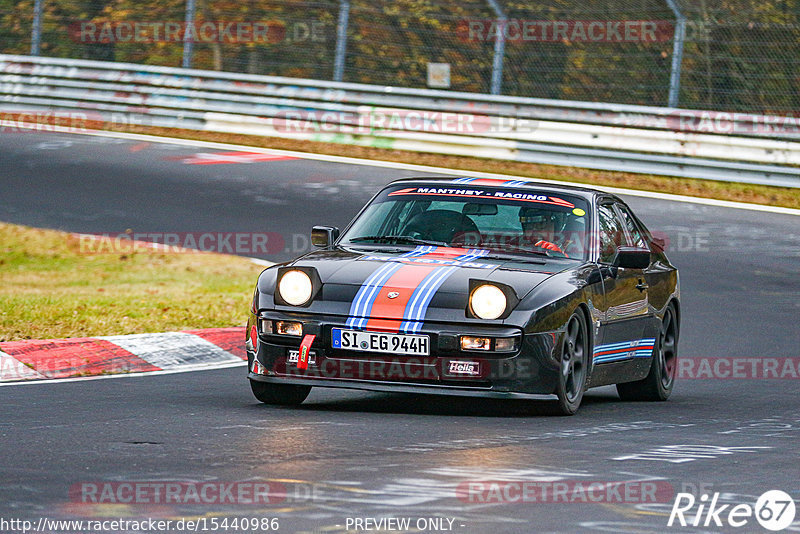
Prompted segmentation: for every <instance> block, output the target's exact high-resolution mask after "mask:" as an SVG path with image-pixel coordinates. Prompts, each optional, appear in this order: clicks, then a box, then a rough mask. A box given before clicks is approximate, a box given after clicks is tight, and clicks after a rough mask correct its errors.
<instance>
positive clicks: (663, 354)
mask: <svg viewBox="0 0 800 534" xmlns="http://www.w3.org/2000/svg"><path fill="white" fill-rule="evenodd" d="M678 333H679V327H678V320H677V315H676V313H675V308H674V307H673V305H672V304H670V305H669V306H667V309H666V311H665V312H664V319H663V320H662V321H661V331H660V332H659V335H658V337H657V338H656V344H655V347H654V348H653V361H652V363H651V364H650V373H649V374H648V375H647V376H646V377H645V378H644V379H642V380H638V381H636V382H626V383H624V384H617V393H619V397H620V398H621V399H622V400H626V401H665V400H667V399H668V398H669V396H670V394H671V393H672V387H673V386H674V385H675V374H676V372H677V368H678Z"/></svg>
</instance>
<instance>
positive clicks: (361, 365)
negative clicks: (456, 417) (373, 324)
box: [246, 312, 562, 398]
mask: <svg viewBox="0 0 800 534" xmlns="http://www.w3.org/2000/svg"><path fill="white" fill-rule="evenodd" d="M259 318H266V319H271V320H276V321H279V320H285V321H300V322H302V323H303V334H304V335H306V334H314V335H316V338H315V340H314V343H313V344H312V345H311V351H310V355H309V356H310V361H309V365H308V368H307V369H299V368H298V367H297V364H296V363H294V362H290V361H289V356H290V352H292V351H297V350H298V348H299V346H300V341H301V337H290V336H279V335H264V334H262V333H259V335H258V337H257V339H256V343H255V344H254V343H252V342H251V340H250V337H248V341H247V343H246V344H247V356H248V378H250V379H251V380H256V381H261V382H272V383H282V384H296V385H307V386H315V387H340V388H349V389H365V390H373V391H394V392H404V393H427V394H441V395H462V396H480V397H494V398H541V397H542V396H547V397H548V398H549V396H550V395H552V394H553V392H554V391H555V388H556V384H557V382H558V365H557V358H558V355H557V354H556V347H558V346H560V339H561V335H562V333H561V332H547V333H535V334H525V333H523V332H522V330H521V329H519V328H517V327H512V326H485V325H482V326H480V327H475V325H464V324H458V323H443V324H436V323H429V322H426V323H425V324H424V328H423V330H422V331H421V332H419V333H420V334H425V335H428V336H429V337H430V344H431V350H430V355H429V356H401V355H391V354H380V353H370V352H359V351H349V350H341V349H334V348H332V341H331V329H332V328H334V327H337V328H348V327H346V326H345V325H344V320H345V318H343V317H320V316H318V315H306V314H294V313H293V314H286V313H281V312H261V313H260V314H259ZM255 323H256V316H255V315H252V314H251V317H250V321H249V323H248V328H247V331H248V332H250V331H251V328H252V327H253V325H254V324H255ZM461 335H472V336H495V337H505V336H515V335H516V336H520V339H521V342H520V343H519V344H518V347H517V350H516V351H515V352H508V353H494V352H478V351H462V350H460V346H459V343H458V338H459V336H461ZM453 362H456V363H455V364H454V363H453ZM463 363H467V364H470V365H468V367H469V369H470V371H471V372H470V373H469V374H461V373H460V372H459V369H461V368H463V366H460V365H459V364H463Z"/></svg>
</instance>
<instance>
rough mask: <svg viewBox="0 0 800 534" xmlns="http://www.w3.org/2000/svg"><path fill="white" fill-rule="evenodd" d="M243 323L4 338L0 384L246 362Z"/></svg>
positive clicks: (211, 367)
mask: <svg viewBox="0 0 800 534" xmlns="http://www.w3.org/2000/svg"><path fill="white" fill-rule="evenodd" d="M246 359H247V355H246V353H245V350H244V328H241V327H235V328H207V329H203V330H187V331H184V332H167V333H163V334H133V335H126V336H100V337H83V338H69V339H45V340H25V341H7V342H2V343H0V384H4V385H5V384H10V383H18V382H24V381H31V380H47V379H51V380H52V379H65V378H76V377H100V376H111V375H120V374H130V373H147V374H150V373H152V372H183V371H195V370H201V369H214V368H222V367H232V366H237V365H244V364H245V363H246Z"/></svg>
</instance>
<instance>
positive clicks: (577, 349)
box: [556, 310, 589, 415]
mask: <svg viewBox="0 0 800 534" xmlns="http://www.w3.org/2000/svg"><path fill="white" fill-rule="evenodd" d="M588 373H589V342H588V335H587V333H586V318H585V317H584V316H583V313H582V312H581V311H580V310H578V311H576V312H575V313H573V314H572V317H570V318H569V321H568V322H567V331H566V333H565V334H564V340H563V341H562V345H561V357H560V358H559V373H558V386H557V388H556V395H558V409H559V411H560V412H561V414H562V415H574V414H575V412H577V411H578V408H579V407H580V405H581V401H582V400H583V393H584V392H585V391H586V378H587V375H588Z"/></svg>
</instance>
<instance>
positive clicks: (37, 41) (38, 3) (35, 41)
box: [31, 0, 44, 56]
mask: <svg viewBox="0 0 800 534" xmlns="http://www.w3.org/2000/svg"><path fill="white" fill-rule="evenodd" d="M43 2H44V0H35V1H34V3H33V28H31V55H32V56H38V55H39V51H40V48H41V43H42V3H43Z"/></svg>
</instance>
